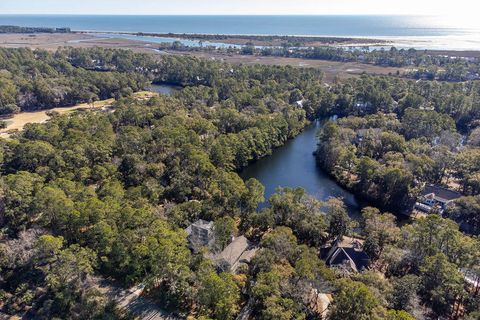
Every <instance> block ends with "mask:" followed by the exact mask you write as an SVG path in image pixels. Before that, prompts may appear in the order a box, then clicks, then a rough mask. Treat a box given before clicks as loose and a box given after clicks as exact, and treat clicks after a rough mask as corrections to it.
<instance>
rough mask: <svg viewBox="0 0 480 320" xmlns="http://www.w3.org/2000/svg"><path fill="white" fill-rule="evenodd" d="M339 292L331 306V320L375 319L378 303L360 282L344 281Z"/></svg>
mask: <svg viewBox="0 0 480 320" xmlns="http://www.w3.org/2000/svg"><path fill="white" fill-rule="evenodd" d="M338 287H339V292H338V293H337V294H336V295H335V299H334V300H333V302H332V304H331V306H330V315H329V319H330V320H367V319H368V320H370V319H373V318H374V315H375V308H377V307H378V306H379V304H378V301H377V300H376V298H375V297H374V295H373V294H372V292H371V291H370V289H368V287H367V286H365V285H364V284H362V283H360V282H355V281H351V280H348V279H342V280H340V281H339V283H338Z"/></svg>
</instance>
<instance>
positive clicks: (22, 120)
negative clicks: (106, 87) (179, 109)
mask: <svg viewBox="0 0 480 320" xmlns="http://www.w3.org/2000/svg"><path fill="white" fill-rule="evenodd" d="M155 95H158V93H156V92H150V91H140V92H137V93H135V94H134V97H135V98H137V99H139V100H142V99H148V98H151V97H153V96H155ZM114 101H115V100H114V99H107V100H101V101H96V102H94V103H81V104H78V105H75V106H71V107H59V108H52V109H47V110H39V111H32V112H21V113H17V114H15V115H14V116H13V117H11V118H7V119H3V120H4V121H6V123H7V127H6V128H4V129H0V138H8V137H9V136H10V134H11V133H14V132H17V131H21V130H23V128H24V127H25V125H26V124H27V123H43V122H45V121H47V120H48V119H50V116H49V115H48V114H49V113H50V112H56V113H59V114H66V113H69V112H72V111H75V110H86V111H99V110H101V109H102V108H103V107H106V106H110V105H112V104H113V102H114Z"/></svg>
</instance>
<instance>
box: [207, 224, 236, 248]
mask: <svg viewBox="0 0 480 320" xmlns="http://www.w3.org/2000/svg"><path fill="white" fill-rule="evenodd" d="M213 226H214V234H215V245H216V246H217V247H218V249H219V250H220V251H221V250H223V249H224V248H225V247H226V246H227V245H228V244H229V243H230V241H231V240H232V237H234V236H236V234H237V231H238V230H237V224H236V222H235V220H234V219H233V218H232V217H228V216H226V217H222V218H218V219H217V220H215V221H214V222H213Z"/></svg>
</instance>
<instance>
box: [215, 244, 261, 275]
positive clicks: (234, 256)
mask: <svg viewBox="0 0 480 320" xmlns="http://www.w3.org/2000/svg"><path fill="white" fill-rule="evenodd" d="M257 249H258V248H256V247H253V246H252V245H251V244H250V242H249V241H248V240H247V238H245V237H244V236H239V237H236V238H235V239H233V241H232V242H231V243H230V244H229V245H228V246H226V247H225V249H223V251H222V252H220V253H219V254H217V255H215V256H214V257H213V260H215V262H216V264H217V267H218V269H219V270H221V271H230V272H235V271H236V270H237V268H238V266H239V265H240V264H241V263H249V262H250V260H252V258H253V257H254V256H255V253H256V252H257Z"/></svg>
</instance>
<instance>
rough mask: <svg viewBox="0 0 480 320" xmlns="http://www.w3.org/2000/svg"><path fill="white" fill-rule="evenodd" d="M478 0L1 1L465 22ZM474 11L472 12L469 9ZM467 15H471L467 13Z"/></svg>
mask: <svg viewBox="0 0 480 320" xmlns="http://www.w3.org/2000/svg"><path fill="white" fill-rule="evenodd" d="M474 2H475V1H474V0H455V1H454V3H455V5H452V2H451V1H446V0H0V13H70V14H433V15H438V14H441V15H450V16H454V17H456V18H458V19H460V18H464V17H465V15H468V12H476V11H477V10H475V8H471V6H472V3H474ZM469 7H470V9H468V8H469ZM466 12H467V13H466Z"/></svg>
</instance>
